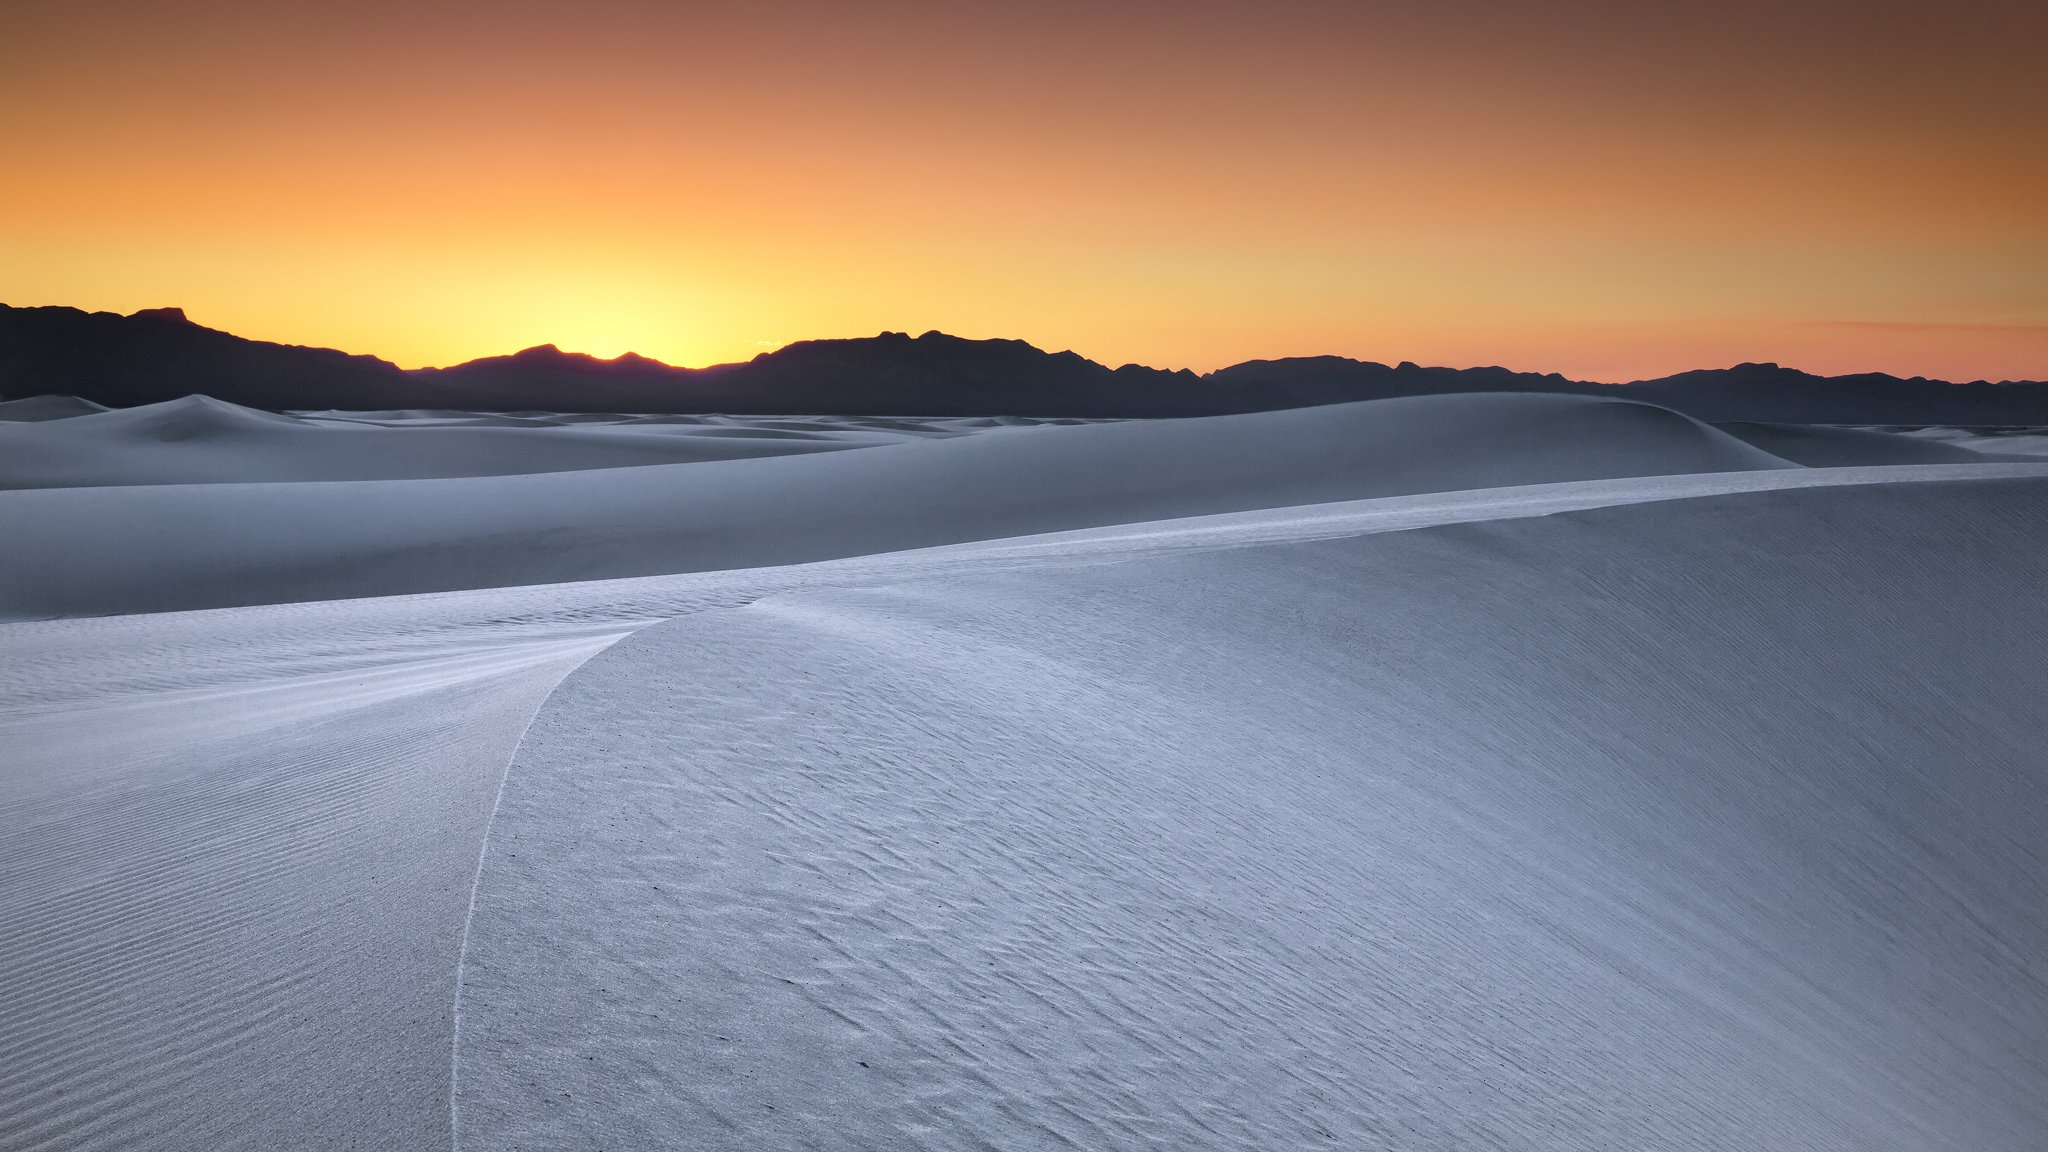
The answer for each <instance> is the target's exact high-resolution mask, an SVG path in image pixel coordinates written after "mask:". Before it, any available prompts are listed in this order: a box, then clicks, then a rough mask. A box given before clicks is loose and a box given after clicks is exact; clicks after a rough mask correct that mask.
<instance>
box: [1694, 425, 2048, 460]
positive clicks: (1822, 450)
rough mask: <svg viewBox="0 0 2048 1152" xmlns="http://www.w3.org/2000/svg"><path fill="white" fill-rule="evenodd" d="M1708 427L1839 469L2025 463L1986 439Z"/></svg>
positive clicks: (1777, 427)
mask: <svg viewBox="0 0 2048 1152" xmlns="http://www.w3.org/2000/svg"><path fill="white" fill-rule="evenodd" d="M1714 427H1716V428H1719V429H1720V430H1721V431H1723V432H1726V433H1728V434H1729V435H1731V436H1734V437H1736V438H1737V439H1740V440H1742V441H1743V442H1744V443H1747V444H1751V445H1754V446H1755V447H1758V448H1761V449H1763V450H1764V451H1766V452H1769V453H1770V454H1771V455H1773V456H1778V457H1781V458H1783V459H1786V460H1790V461H1791V462H1793V463H1794V464H1804V465H1806V466H1807V467H1810V468H1840V467H1845V466H1856V465H1864V464H1967V463H1971V462H1981V461H1985V460H2005V461H2016V460H2027V459H2031V458H2032V457H2031V456H2029V455H2028V454H2025V453H2019V452H2004V451H2000V450H1999V446H1998V445H1997V444H1996V443H1994V442H1991V441H1988V440H1977V441H1973V442H1971V443H1968V444H1964V443H1955V442H1948V441H1943V440H1938V439H1935V438H1932V437H1918V436H1900V435H1896V434H1893V433H1889V432H1880V431H1876V430H1874V429H1868V428H1833V427H1827V426H1823V425H1813V424H1762V423H1754V422H1730V423H1723V424H1716V425H1714Z"/></svg>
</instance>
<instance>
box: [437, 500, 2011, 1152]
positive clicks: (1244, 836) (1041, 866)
mask: <svg viewBox="0 0 2048 1152" xmlns="http://www.w3.org/2000/svg"><path fill="white" fill-rule="evenodd" d="M2042 496H2043V492H2042V489H2041V487H2040V486H2039V483H2038V482H2024V481H2022V482H2004V483H1960V482H1959V483H1954V484H1943V485H1887V486H1873V487H1869V488H1859V489H1839V488H1838V489H1808V490H1804V491H1780V492H1764V493H1755V494H1749V495H1742V496H1731V497H1727V498H1725V499H1719V500H1714V501H1702V502H1690V503H1680V504H1670V505H1663V506H1659V507H1655V508H1644V507H1624V508H1612V509H1605V510H1598V511H1587V512H1575V513H1569V514H1566V515H1561V516H1557V517H1553V518H1550V519H1546V520H1516V521H1503V522H1494V523H1486V524H1470V525H1462V526H1455V527H1446V528H1436V529H1427V530H1423V531H1417V532H1410V533H1402V534H1392V535H1379V536H1372V537H1365V538H1358V539H1348V540H1331V541H1323V542H1315V543H1300V544H1274V545H1269V546H1261V547H1245V548H1240V549H1236V550H1232V551H1227V552H1210V553H1199V554H1186V555H1171V556H1160V557H1155V558H1152V559H1144V560H1133V561H1131V562H1128V563H1122V564H1115V565H1095V566H1087V567H1066V568H1058V569H1043V570H1037V571H1025V570H1019V571H1014V572H999V573H990V574H982V575H960V576H951V577H931V578H925V579H915V580H905V581H900V582H895V583H891V584H887V585H884V586H878V587H874V588H870V589H867V590H840V591H812V592H802V593H792V594H789V595H784V596H777V597H773V598H770V599H767V600H764V601H762V602H759V603H756V604H754V605H752V606H750V607H746V608H742V609H737V610H729V611H712V612H706V613H701V614H698V615H694V616H691V617H689V618H687V619H683V620H678V621H674V622H672V623H669V624H664V625H660V626H656V627H653V628H649V629H647V630H645V631H642V632H640V633H638V634H636V635H635V636H634V637H632V638H630V639H628V640H625V641H622V642H621V643H620V644H618V645H616V646H614V647H613V648H611V649H609V650H608V651H606V652H605V653H603V654H602V655H600V656H598V657H596V658H595V659H593V660H592V661H591V662H590V663H588V664H586V665H584V666H583V667H582V668H581V669H580V670H579V671H578V672H577V673H576V674H574V675H573V676H571V677H570V678H569V679H567V680H566V681H565V682H564V683H563V684H562V686H561V687H560V688H559V689H558V690H557V691H556V692H555V694H554V695H553V696H551V697H550V698H549V700H548V702H547V704H546V705H544V707H543V708H542V710H541V712H540V713H539V715H538V716H537V718H536V720H535V722H534V724H533V726H532V727H531V728H530V729H529V732H528V735H527V738H526V740H525V741H524V742H523V744H522V745H521V748H520V751H519V753H518V755H517V757H516V758H515V762H514V765H513V768H512V771H511V774H510V776H509V778H508V782H507V786H506V789H505V792H504V794H503V796H502V798H501V803H500V808H499V811H498V815H497V817H496V820H495V822H494V824H493V827H492V831H491V835H490V841H489V846H488V849H487V852H486V858H485V864H484V868H483V872H482V874H481V878H480V883H479V888H478V892H477V900H476V904H475V907H474V911H473V914H472V919H471V923H470V929H469V937H468V940H469V943H468V948H467V951H466V954H465V956H466V958H465V973H464V978H463V987H462V989H461V1001H460V1004H461V1007H460V1012H459V1016H458V1021H459V1023H458V1059H457V1077H456V1085H457V1086H456V1103H457V1109H458V1110H457V1136H458V1145H459V1146H460V1147H462V1148H465V1149H484V1148H493V1149H496V1148H505V1149H511V1148H532V1149H538V1148H606V1149H629V1148H670V1147H689V1148H699V1149H720V1148H731V1149H742V1148H745V1149H783V1148H818V1149H826V1148H882V1147H887V1148H930V1149H941V1148H945V1149H954V1148H1003V1149H1039V1148H1046V1149H1051V1148H1133V1149H1135V1148H1157V1149H1187V1148H1219V1149H1220V1148H1248V1147H1264V1148H1296V1147H1302V1148H1312V1147H1330V1148H1345V1149H1359V1148H1398V1149H1531V1148H1540V1149H1560V1150H1563V1149H1571V1150H1584V1149H1616V1150H1620V1149H1630V1150H1634V1149H1641V1148H1659V1149H1724V1148H1802V1149H1843V1150H1849V1149H1857V1150H1866V1149H1902V1150H1903V1149H1913V1150H1927V1149H1958V1150H1962V1149H1969V1150H1973V1152H1987V1150H2007V1149H2009V1150H2013V1152H2020V1150H2023V1149H2037V1148H2039V1147H2042V1146H2044V1144H2048V1110H2044V1105H2043V1104H2042V1101H2043V1100H2048V1064H2044V1055H2043V1052H2042V1049H2041V1047H2040V1038H2041V1037H2042V1036H2043V1035H2048V967H2044V961H2043V959H2042V958H2043V957H2044V956H2048V913H2044V911H2043V909H2044V908H2048V887H2044V878H2048V860H2044V858H2043V855H2042V853H2043V850H2044V849H2043V845H2044V844H2048V775H2044V770H2043V769H2044V766H2043V762H2042V756H2041V751H2040V750H2041V749H2042V748H2043V747H2044V746H2048V730H2044V727H2043V721H2042V718H2041V713H2040V709H2039V701H2040V699H2041V698H2042V695H2043V691H2044V689H2048V669H2044V663H2043V656H2042V653H2043V652H2044V651H2048V647H2044V642H2048V608H2044V606H2043V604H2042V602H2041V600H2040V598H2039V595H2038V589H2039V588H2040V587H2042V586H2043V585H2044V580H2048V561H2044V556H2048V554H2044V553H2043V551H2042V550H2041V549H2040V548H2039V547H2037V546H2035V545H2037V544H2038V542H2039V541H2040V540H2042V539H2043V538H2044V535H2043V533H2044V532H2048V514H2044V513H2043V511H2042V509H2043V508H2044V507H2048V504H2044V503H2043V501H2042ZM2016 542H2026V543H2025V544H2024V545H2021V544H2019V543H2016Z"/></svg>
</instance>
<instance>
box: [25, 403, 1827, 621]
mask: <svg viewBox="0 0 2048 1152" xmlns="http://www.w3.org/2000/svg"><path fill="white" fill-rule="evenodd" d="M112 415H113V416H120V415H124V414H119V413H117V414H112ZM92 419H102V417H93V418H92ZM467 431H471V432H478V433H481V432H486V431H493V430H488V429H475V430H467ZM336 434H337V435H350V436H352V435H358V434H361V433H360V432H358V431H344V432H337V433H336ZM413 434H415V433H413V432H406V433H397V435H413ZM562 434H564V433H563V431H562V430H554V431H550V432H548V433H547V435H550V436H553V435H562ZM1790 467H1793V465H1791V464H1789V463H1787V462H1786V461H1784V460H1782V459H1780V458H1778V457H1776V456H1772V455H1770V454H1768V453H1766V452H1763V451H1760V450H1758V449H1756V448H1753V447H1751V446H1749V445H1747V444H1745V443H1743V442H1741V441H1740V440H1737V439H1735V438H1734V437H1732V436H1729V435H1727V434H1725V433H1722V432H1719V431H1716V430H1715V429H1713V428H1710V427H1708V426H1706V425H1703V424H1700V423H1699V422H1697V421H1695V420H1692V419H1690V418H1688V417H1685V416H1680V415H1678V414H1676V413H1673V412H1670V411H1667V410H1665V409H1661V408H1655V407H1650V406H1646V405H1640V404H1633V403H1627V402H1623V401H1613V400H1597V399H1587V398H1584V397H1573V396H1507V395H1476V396H1442V397H1422V398H1415V399H1402V400H1386V401H1376V402H1371V403H1364V404H1351V405H1338V406H1333V407H1329V408H1318V409H1302V410H1295V411H1286V412H1265V413H1255V414H1251V415H1245V416H1228V417H1213V418H1208V419H1197V420H1167V421H1152V422H1133V423H1112V424H1095V425H1079V426H1047V427H1033V428H996V429H991V430H987V431H984V432H979V433H976V434H975V435H973V436H970V437H963V438H957V439H944V440H935V441H934V440H920V441H917V442H912V443H904V444H896V445H889V446H885V447H879V448H870V449H864V450H861V451H858V452H832V453H826V454H822V455H813V456H803V457H784V458H777V459H753V460H732V461H725V462H721V463H716V464H709V463H700V464H690V465H669V466H656V467H646V468H613V469H602V470H594V471H581V472H562V473H550V474H544V475H521V476H495V477H476V478H461V479H449V480H437V481H363V482H355V483H328V484H310V483H309V484H231V485H212V486H205V487H199V486H178V485H158V486H150V487H125V488H115V487H108V488H66V489H50V490H40V491H18V492H9V493H0V534H5V535H6V536H7V537H8V538H9V539H11V540H13V541H16V542H17V544H18V547H17V548H16V549H15V550H13V551H11V552H9V553H6V554H4V555H0V614H4V615H7V616H13V617H17V618H18V617H23V616H59V615H75V614H83V613H90V612H147V611H165V610H176V609H188V608H210V607H225V606H230V605H236V604H258V603H278V602H286V601H301V600H324V599H336V598H341V597H349V596H370V595H383V594H392V593H403V592H424V591H438V590H445V589H454V588H465V587H478V586H485V585H516V584H537V583H548V582H557V581H566V580H587V579H602V578H610V577H620V576H641V575H653V574H659V573H672V572H691V571H706V570H713V569H725V568H740V567H753V566H760V565H770V564H789V563H798V562H804V561H811V560H822V559H829V558H832V557H838V556H851V555H863V554H869V553H874V552H882V551H890V550H896V549H904V548H918V547H927V546H931V545H936V544H946V543H953V542H957V541H966V540H981V539H992V538H996V537H1003V536H1014V535H1020V534H1025V533H1034V532H1052V531H1061V530H1065V529H1072V528H1084V527H1091V526H1095V525H1101V524H1117V523H1129V522H1133V521H1143V520H1157V519H1162V518H1167V517H1176V516H1194V515H1202V514H1207V513H1214V512H1227V511H1239V510H1247V509H1256V508H1272V507H1283V506H1289V505H1298V504H1310V503H1321V502H1327V501H1335V500H1352V499H1362V498H1368V497H1376V496H1391V495H1400V494H1404V493H1414V492H1431V491H1447V490H1454V489H1471V488H1488V487H1495V486H1501V485H1515V484H1541V483H1550V482H1558V481H1568V480H1582V479H1598V478H1607V477H1623V476H1647V475H1671V474H1696V473H1707V472H1733V471H1748V470H1758V469H1774V468H1790Z"/></svg>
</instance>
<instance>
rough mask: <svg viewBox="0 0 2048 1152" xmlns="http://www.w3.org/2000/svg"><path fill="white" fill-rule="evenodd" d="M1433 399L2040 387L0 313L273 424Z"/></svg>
mask: <svg viewBox="0 0 2048 1152" xmlns="http://www.w3.org/2000/svg"><path fill="white" fill-rule="evenodd" d="M1446 392H1569V393H1577V394H1582V395H1608V396H1621V397H1627V398H1629V399H1640V400H1647V401H1650V402H1652V403H1657V404H1663V405H1666V406H1668V407H1671V408H1675V409H1678V410H1680V411H1683V412H1687V413H1690V414H1692V415H1694V416H1697V417H1699V418H1701V419H1705V420H1714V421H1724V420H1756V421H1778V422H1798V423H1836V424H1958V425H2041V424H2048V384H2043V383H2039V382H2026V381H2022V382H2009V383H1997V384H1994V383H1987V382H1984V381H1976V382H1973V383H1969V384H1951V383H1947V382H1945V381H1939V380H1928V379H1925V378H1923V377H1917V376H1916V377H1913V378H1911V379H1901V378H1899V377H1896V376H1887V375H1882V374H1875V373H1872V374H1864V375H1855V376H1833V377H1828V376H1815V375H1811V374H1809V373H1805V372H1800V371H1797V370H1796V369H1791V368H1783V367H1780V366H1778V365H1776V364H1739V365H1737V366H1735V367H1733V368H1724V369H1713V370H1706V371H1699V372H1686V373H1681V374H1679V375H1676V376H1667V377H1664V378H1661V379H1657V380H1644V381H1638V382H1635V383H1632V384H1619V385H1617V384H1599V383H1591V382H1587V381H1579V380H1568V379H1566V378H1565V377H1563V376H1560V375H1557V374H1555V373H1551V374H1548V375H1540V374H1537V373H1532V372H1513V371H1510V370H1508V369H1506V368H1498V367H1486V368H1427V367H1423V366H1421V365H1418V364H1412V363H1408V362H1406V361H1404V362H1402V363H1400V364H1396V365H1392V366H1389V365H1386V364H1379V363H1374V362H1371V361H1362V360H1350V359H1346V358H1344V357H1340V356H1311V357H1299V358H1293V359H1284V360H1253V361H1249V362H1246V363H1243V364H1237V365H1234V366H1232V367H1229V368H1224V369H1221V370H1219V371H1216V372H1210V373H1207V374H1204V375H1197V374H1195V373H1193V372H1189V371H1185V370H1182V371H1167V370H1164V369H1158V368H1146V367H1142V366H1140V365H1135V364H1132V365H1125V366H1124V367H1121V368H1109V367H1107V366H1105V365H1102V364H1098V363H1096V362H1094V361H1092V360H1088V359H1085V358H1083V357H1081V356H1077V355H1075V354H1074V353H1072V352H1044V351H1041V350H1039V349H1037V348H1034V347H1032V346H1031V345H1029V344H1026V343H1024V342H1023V341H1021V340H966V339H962V338H960V337H957V336H947V335H945V334H943V333H939V332H927V333H925V334H924V335H923V336H918V337H915V338H913V337H911V336H909V335H906V334H904V333H900V332H885V333H883V334H881V335H880V336H875V337H871V338H867V339H856V340H809V341H804V342H801V343H797V344H791V345H789V346H788V347H786V348H782V349H780V350H778V351H775V352H769V353H764V354H763V355H761V356H757V357H755V358H754V359H753V360H750V361H747V362H745V363H742V364H721V365H717V366H715V367H710V368H675V367H671V366H669V365H666V364H663V363H661V362H659V361H656V360H649V359H647V358H646V357H643V356H636V355H632V354H627V355H625V356H621V357H619V358H618V359H616V360H600V359H597V358H595V357H591V356H584V355H580V354H577V353H571V352H563V351H561V350H559V349H557V348H555V347H553V346H552V345H547V346H542V347H539V348H528V349H526V350H525V351H523V352H517V353H514V354H512V355H510V356H494V357H489V358H487V359H483V360H472V361H470V362H469V363H466V364H458V365H455V366H454V367H450V368H423V369H415V370H410V371H408V370H405V369H401V368H399V367H398V366H397V365H394V364H391V363H389V362H387V361H384V360H379V359H376V358H375V357H371V356H351V355H347V354H345V353H342V352H337V351H334V350H332V349H327V348H303V347H298V346H295V345H286V344H271V343H266V342H264V341H259V340H245V339H243V338H241V337H239V336H235V335H232V334H230V333H226V332H220V331H216V330H214V329H211V328H205V327H202V326H200V325H198V324H194V323H192V322H191V321H190V320H188V319H186V317H185V314H184V313H183V312H182V311H180V310H179V309H176V308H153V309H147V310H145V311H142V312H137V313H136V314H134V315H132V316H119V315H115V314H113V313H110V312H91V313H88V312H82V311H79V310H78V309H75V308H11V307H8V306H6V305H0V399H10V398H20V397H28V396H38V395H68V396H77V397H80V398H83V399H85V400H90V401H93V402H94V403H98V404H104V405H107V406H110V407H131V406H134V405H137V404H149V403H155V402H157V401H161V400H172V399H176V398H178V397H181V396H186V395H191V394H194V393H200V394H204V395H208V396H213V397H215V398H218V399H221V400H227V401H231V402H233V403H236V404H242V405H246V406H248V407H252V408H266V409H271V410H273V411H280V410H302V409H322V408H353V409H382V408H454V409H469V410H477V411H499V412H508V411H522V410H545V411H561V412H672V413H703V412H744V413H750V414H762V415H776V414H791V415H796V414H833V413H861V414H867V415H930V416H998V415H1009V416H1197V415H1210V414H1217V413H1224V412H1249V411H1258V410H1263V409H1273V408H1299V407H1307V406H1311V405H1317V404H1333V403H1342V402H1345V401H1352V400H1371V399H1383V398H1387V397H1393V396H1414V395H1423V394H1437V393H1446Z"/></svg>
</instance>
